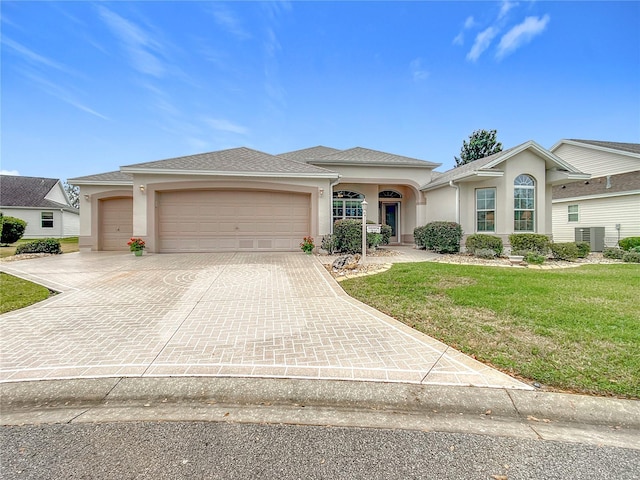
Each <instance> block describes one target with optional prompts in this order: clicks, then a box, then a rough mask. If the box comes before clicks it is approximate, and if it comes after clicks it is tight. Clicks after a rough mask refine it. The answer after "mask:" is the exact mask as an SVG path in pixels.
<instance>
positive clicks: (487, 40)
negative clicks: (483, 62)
mask: <svg viewBox="0 0 640 480" xmlns="http://www.w3.org/2000/svg"><path fill="white" fill-rule="evenodd" d="M497 34H498V30H497V29H496V28H495V27H489V28H486V29H485V30H483V31H482V32H480V33H479V34H478V35H476V40H475V42H474V43H473V46H472V47H471V50H469V53H467V60H471V61H472V62H475V61H476V60H478V58H480V55H482V52H484V51H485V50H486V49H487V48H489V45H491V42H492V41H493V39H494V38H495V36H496V35H497Z"/></svg>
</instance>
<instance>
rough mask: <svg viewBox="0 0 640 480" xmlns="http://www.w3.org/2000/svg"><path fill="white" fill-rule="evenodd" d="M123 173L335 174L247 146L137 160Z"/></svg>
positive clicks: (327, 175)
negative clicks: (147, 160) (137, 161)
mask: <svg viewBox="0 0 640 480" xmlns="http://www.w3.org/2000/svg"><path fill="white" fill-rule="evenodd" d="M121 168H122V170H123V171H124V172H127V171H130V172H135V171H138V170H150V171H153V170H158V171H163V170H164V171H167V170H170V171H176V172H178V171H182V172H194V173H195V172H197V173H203V172H206V173H212V174H215V173H226V174H230V173H240V174H242V173H250V174H261V173H262V174H271V175H274V174H281V175H287V174H289V175H309V176H323V177H333V176H335V175H337V174H336V173H335V172H331V171H330V170H327V169H325V168H320V167H315V166H313V165H308V164H306V163H303V162H297V161H295V160H289V159H287V158H282V157H277V156H275V155H269V154H268V153H264V152H259V151H257V150H252V149H250V148H246V147H240V148H232V149H229V150H220V151H218V152H210V153H200V154H197V155H190V156H187V157H176V158H169V159H167V160H158V161H155V162H145V163H137V164H134V165H126V166H124V167H121Z"/></svg>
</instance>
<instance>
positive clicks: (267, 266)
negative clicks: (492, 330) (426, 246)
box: [0, 252, 530, 389]
mask: <svg viewBox="0 0 640 480" xmlns="http://www.w3.org/2000/svg"><path fill="white" fill-rule="evenodd" d="M409 254H411V252H410V253H409ZM395 260H396V261H400V259H399V258H395ZM407 261H409V260H407ZM412 261H416V260H413V259H412ZM0 269H1V270H3V271H6V272H7V273H11V274H14V275H17V276H20V277H23V278H27V279H31V280H34V281H37V282H39V283H42V284H44V285H46V286H48V287H50V288H53V289H56V290H59V291H62V292H63V293H62V294H60V295H56V296H55V297H53V298H51V299H49V300H47V301H44V302H41V303H39V304H36V305H33V306H31V307H28V308H25V309H22V310H19V311H16V312H11V313H7V314H4V315H2V316H0V329H1V330H0V352H1V353H0V355H1V356H0V382H16V381H25V380H42V379H64V378H94V377H116V376H117V377H161V376H174V377H175V376H245V377H271V378H273V377H276V378H308V379H328V380H337V379H340V380H361V381H381V382H406V383H415V384H437V385H472V386H482V387H496V388H515V389H529V388H530V387H528V386H527V385H525V384H523V383H521V382H519V381H517V380H515V379H513V378H511V377H509V376H507V375H505V374H503V373H501V372H498V371H496V370H494V369H491V368H489V367H487V366H485V365H483V364H481V363H479V362H477V361H475V360H473V359H471V358H470V357H467V356H466V355H463V354H461V353H460V352H458V351H456V350H454V349H452V348H450V347H448V346H447V345H444V344H443V343H441V342H438V341H436V340H434V339H432V338H430V337H427V336H426V335H423V334H421V333H419V332H417V331H415V330H413V329H411V328H409V327H407V326H405V325H403V324H401V323H399V322H397V321H395V320H393V319H391V318H390V317H387V316H386V315H383V314H382V313H380V312H378V311H377V310H374V309H373V308H370V307H368V306H367V305H364V304H362V303H360V302H358V301H356V300H354V299H352V298H351V297H349V296H348V295H346V294H345V293H344V291H343V290H342V289H341V288H340V286H339V285H338V284H337V283H336V282H335V280H334V279H333V278H332V277H331V276H330V275H329V274H328V272H327V271H326V270H325V269H324V267H323V266H322V265H321V263H320V261H318V259H317V258H316V257H315V256H309V255H304V254H302V253H226V254H223V253H220V254H179V255H171V254H163V255H144V256H142V257H135V256H133V255H131V254H130V253H107V252H101V253H75V254H65V255H60V256H54V257H45V258H40V259H32V260H28V261H27V260H25V261H20V262H12V263H4V264H1V265H0Z"/></svg>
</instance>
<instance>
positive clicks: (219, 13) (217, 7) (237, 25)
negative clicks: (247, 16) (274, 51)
mask: <svg viewBox="0 0 640 480" xmlns="http://www.w3.org/2000/svg"><path fill="white" fill-rule="evenodd" d="M211 13H212V15H213V18H214V19H215V21H216V23H217V24H218V25H220V26H221V27H222V28H224V29H225V30H226V31H227V32H229V33H231V34H232V35H234V36H236V37H237V38H239V39H241V40H246V39H248V38H251V34H250V33H249V32H248V31H247V30H246V29H245V28H244V27H243V26H242V22H241V21H240V19H239V18H238V17H237V16H236V15H235V13H234V12H232V11H231V10H230V9H229V8H228V7H226V6H225V5H223V4H221V3H219V2H216V3H214V4H213V5H212V10H211Z"/></svg>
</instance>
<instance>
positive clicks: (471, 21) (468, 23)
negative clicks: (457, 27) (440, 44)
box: [464, 16, 476, 29]
mask: <svg viewBox="0 0 640 480" xmlns="http://www.w3.org/2000/svg"><path fill="white" fill-rule="evenodd" d="M475 26H476V21H475V20H474V19H473V17H472V16H468V17H467V19H466V20H465V21H464V28H465V29H469V28H472V27H475Z"/></svg>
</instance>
